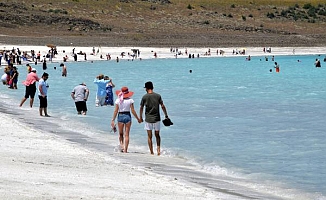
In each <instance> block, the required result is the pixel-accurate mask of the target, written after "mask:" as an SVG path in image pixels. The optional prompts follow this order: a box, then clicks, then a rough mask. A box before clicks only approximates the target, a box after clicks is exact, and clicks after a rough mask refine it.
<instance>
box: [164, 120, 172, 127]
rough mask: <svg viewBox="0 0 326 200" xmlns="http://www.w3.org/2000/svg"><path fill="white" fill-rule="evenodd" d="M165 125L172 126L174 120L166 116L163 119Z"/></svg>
mask: <svg viewBox="0 0 326 200" xmlns="http://www.w3.org/2000/svg"><path fill="white" fill-rule="evenodd" d="M162 122H163V124H164V126H171V125H173V122H172V121H171V120H170V118H165V119H164V120H162Z"/></svg>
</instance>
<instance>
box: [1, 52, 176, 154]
mask: <svg viewBox="0 0 326 200" xmlns="http://www.w3.org/2000/svg"><path fill="white" fill-rule="evenodd" d="M36 59H37V57H36ZM43 63H46V61H45V59H44V61H43ZM26 67H27V76H26V79H25V80H24V81H23V82H22V83H23V85H24V86H25V94H24V96H23V98H22V100H21V102H20V104H19V107H22V106H23V105H24V103H25V102H26V101H27V99H30V101H29V107H31V108H32V107H33V104H34V97H35V95H36V93H37V95H38V99H39V115H40V116H42V117H50V115H49V114H48V109H47V107H48V99H47V96H48V95H47V94H48V89H49V85H48V84H47V80H48V79H49V74H48V73H46V72H45V71H46V69H47V67H46V64H44V65H43V71H44V72H43V74H42V76H41V77H39V76H38V75H37V71H36V69H35V68H32V67H31V66H30V65H29V64H26ZM60 67H62V76H63V77H66V76H67V67H66V65H65V64H63V63H62V64H60ZM18 76H19V73H18V71H17V67H16V66H14V64H13V63H11V62H8V65H7V66H6V67H5V68H4V75H3V76H2V82H3V84H4V85H8V87H9V88H11V89H17V82H18ZM94 84H96V85H97V91H96V98H95V106H96V107H99V106H114V107H115V108H114V111H113V116H112V120H111V126H112V128H113V129H116V127H118V132H119V148H120V151H121V152H124V153H127V152H128V146H129V134H130V129H131V124H132V119H131V114H132V115H133V116H134V117H135V119H136V120H137V122H138V123H143V122H144V124H145V125H144V126H145V130H146V132H147V135H148V147H149V150H150V153H151V154H154V150H153V142H152V137H153V135H155V137H156V145H157V155H160V154H161V148H160V146H161V137H160V129H161V127H160V124H161V117H160V107H161V109H162V111H163V113H164V115H165V119H168V115H167V110H166V108H165V105H164V104H163V100H162V97H161V95H160V94H158V93H155V92H154V91H153V89H154V87H153V83H152V82H146V83H145V87H144V88H145V89H146V94H145V95H144V96H143V97H142V99H141V103H140V108H139V114H137V113H136V110H135V107H134V100H133V99H132V95H133V94H134V92H132V91H130V90H129V89H128V87H122V88H121V89H120V90H116V91H115V94H116V98H114V92H113V88H114V87H115V84H114V83H113V81H112V78H110V77H109V76H105V75H103V74H99V75H98V76H97V77H96V78H95V79H94ZM89 93H90V91H89V89H88V87H87V86H86V84H85V83H81V84H79V85H77V86H75V87H74V88H73V89H72V91H71V98H72V99H73V101H74V103H75V107H76V110H77V114H79V115H86V113H87V100H88V98H89ZM143 113H145V119H143ZM169 125H172V122H171V123H170V124H169Z"/></svg>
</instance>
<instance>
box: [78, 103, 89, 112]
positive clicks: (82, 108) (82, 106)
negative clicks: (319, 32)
mask: <svg viewBox="0 0 326 200" xmlns="http://www.w3.org/2000/svg"><path fill="white" fill-rule="evenodd" d="M75 105H76V109H77V111H78V112H82V111H83V112H86V111H87V105H86V101H77V102H75Z"/></svg>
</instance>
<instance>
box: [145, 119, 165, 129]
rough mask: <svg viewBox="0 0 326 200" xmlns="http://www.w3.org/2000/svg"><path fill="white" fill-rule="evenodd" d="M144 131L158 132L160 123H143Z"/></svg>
mask: <svg viewBox="0 0 326 200" xmlns="http://www.w3.org/2000/svg"><path fill="white" fill-rule="evenodd" d="M144 129H145V130H148V131H151V130H153V129H154V130H155V131H159V130H160V129H161V122H160V121H158V122H155V123H148V122H145V128H144Z"/></svg>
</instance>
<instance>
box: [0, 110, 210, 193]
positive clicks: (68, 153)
mask: <svg viewBox="0 0 326 200" xmlns="http://www.w3.org/2000/svg"><path fill="white" fill-rule="evenodd" d="M0 120H1V122H2V125H1V129H2V130H6V131H2V132H1V134H0V139H1V141H2V145H1V146H0V149H1V151H0V152H1V153H0V155H1V158H2V161H1V165H0V166H1V168H2V169H3V170H2V173H1V176H0V180H1V181H0V186H1V187H0V191H1V192H0V198H1V199H44V198H58V199H80V198H83V199H84V198H85V199H94V198H96V199H108V198H112V199H125V197H126V196H129V195H132V196H133V198H134V199H156V198H157V197H163V198H162V199H180V198H187V199H207V198H208V199H212V198H214V195H213V193H212V192H211V191H207V190H205V189H203V188H194V187H189V186H187V185H185V183H184V182H183V181H180V180H175V179H172V177H168V176H161V175H158V174H155V173H150V171H148V170H144V169H140V168H137V167H134V166H130V164H128V163H121V162H119V161H117V160H114V159H113V158H112V157H110V156H108V155H105V154H104V153H101V152H98V151H91V150H89V149H87V148H84V147H82V146H81V145H78V144H75V143H72V142H69V141H68V140H65V139H63V138H60V137H59V136H57V135H54V134H50V133H48V132H43V131H39V130H36V129H34V128H31V127H29V126H26V125H24V124H22V123H20V122H19V120H16V119H14V118H13V117H12V116H11V115H10V114H4V113H2V112H1V113H0ZM13 124H15V125H14V126H13ZM150 159H153V161H155V158H154V157H151V158H150ZM162 159H164V158H162ZM161 188H165V189H164V190H162V189H161ZM151 190H152V192H151ZM215 197H216V196H215Z"/></svg>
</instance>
